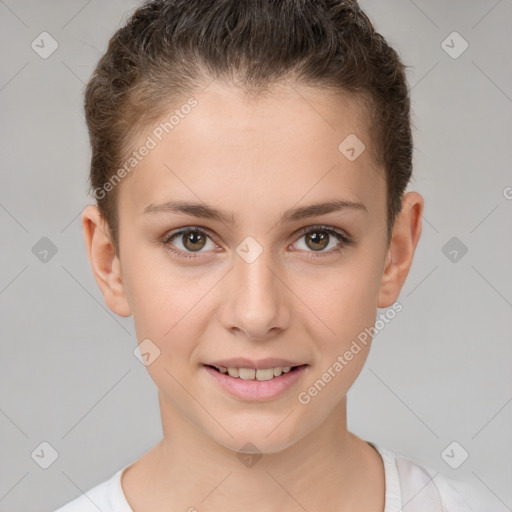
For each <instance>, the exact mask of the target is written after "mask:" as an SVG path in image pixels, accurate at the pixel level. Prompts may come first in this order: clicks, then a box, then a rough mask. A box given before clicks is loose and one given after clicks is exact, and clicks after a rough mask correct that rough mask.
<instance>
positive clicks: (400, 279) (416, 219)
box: [378, 192, 424, 308]
mask: <svg viewBox="0 0 512 512" xmlns="http://www.w3.org/2000/svg"><path fill="white" fill-rule="evenodd" d="M423 207H424V200H423V197H422V196H421V195H420V194H418V193H417V192H409V193H407V194H405V195H404V197H403V199H402V211H401V212H400V214H399V215H398V216H397V218H396V221H395V225H394V227H393V234H392V236H391V241H390V244H389V249H388V252H387V254H386V262H385V269H384V272H383V274H382V279H381V286H380V290H379V299H378V307H379V308H387V307H389V306H391V305H392V304H393V303H394V302H396V300H397V299H398V296H399V295H400V290H401V289H402V286H403V284H404V283H405V279H406V278H407V275H408V274H409V270H410V268H411V265H412V260H413V256H414V251H415V250H416V246H417V245H418V241H419V239H420V236H421V229H422V222H421V216H422V214H423Z"/></svg>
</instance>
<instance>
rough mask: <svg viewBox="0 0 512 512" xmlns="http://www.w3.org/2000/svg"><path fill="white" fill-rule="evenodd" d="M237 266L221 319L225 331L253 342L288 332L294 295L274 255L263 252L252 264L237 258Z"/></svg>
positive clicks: (235, 262) (229, 276)
mask: <svg viewBox="0 0 512 512" xmlns="http://www.w3.org/2000/svg"><path fill="white" fill-rule="evenodd" d="M233 265H234V268H233V270H232V271H231V272H230V273H229V275H228V279H229V281H228V286H227V289H228V293H227V296H228V297H227V300H226V301H225V303H224V305H223V311H222V315H221V318H222V323H223V325H224V327H225V328H226V329H228V330H229V331H231V332H233V333H235V334H243V335H244V336H246V337H247V338H249V339H251V340H265V339H268V338H271V337H275V336H276V335H277V334H278V333H280V332H282V331H283V330H285V329H287V327H288V324H289V321H290V317H291V315H290V308H289V303H288V301H289V299H290V292H289V290H288V288H287V287H286V285H285V283H284V281H285V279H284V275H280V274H282V271H279V270H278V266H276V265H275V264H273V262H272V257H271V254H270V251H267V250H263V252H262V253H261V254H260V255H259V256H258V257H257V258H256V260H255V261H252V262H248V261H246V260H244V259H243V258H242V257H239V256H238V254H237V255H235V257H234V263H233Z"/></svg>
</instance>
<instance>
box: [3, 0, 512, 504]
mask: <svg viewBox="0 0 512 512" xmlns="http://www.w3.org/2000/svg"><path fill="white" fill-rule="evenodd" d="M361 4H362V7H363V8H364V9H365V10H366V12H367V14H368V15H369V16H370V18H371V19H372V20H373V22H374V24H375V26H376V28H377V29H378V30H379V31H380V32H381V33H383V35H384V36H385V37H387V39H388V40H389V41H390V43H391V44H393V45H394V46H395V48H396V49H397V50H398V51H399V53H400V55H401V56H402V58H403V60H404V62H405V63H406V64H407V65H409V66H410V68H409V69H408V78H409V81H410V84H411V87H412V103H413V105H412V106H413V110H414V124H415V132H414V133H415V171H414V179H413V182H412V184H411V186H410V187H409V189H410V190H417V191H418V192H420V193H421V194H422V195H423V196H424V198H425V202H426V208H425V214H424V227H423V235H422V238H421V240H420V243H419V246H418V250H417V253H416V256H415V260H414V263H413V266H412V269H411V272H410V274H409V277H408V280H407V282H406V284H405V286H404V288H403V290H402V294H401V296H400V299H399V300H400V302H401V303H402V304H403V306H404V309H403V311H402V312H401V313H399V314H398V315H397V317H396V318H395V319H394V320H393V321H392V322H391V323H390V324H388V325H387V326H386V327H385V329H384V330H383V331H382V332H380V333H379V334H378V336H377V337H376V338H375V341H374V345H373V349H372V352H371V354H370V356H369V359H368V362H367V364H366V367H365V369H364V370H363V372H362V374H361V376H360V377H359V379H358V380H357V381H356V383H355V384H354V386H353V387H352V389H351V390H350V392H349V428H350V429H351V430H352V431H353V432H355V433H356V434H357V435H359V436H360V437H362V438H364V439H367V440H371V441H373V442H375V443H377V444H379V445H381V446H384V447H386V448H388V449H391V450H393V451H395V452H398V453H401V454H404V455H406V456H409V457H411V458H413V459H415V460H417V461H418V462H420V463H422V464H424V465H427V466H429V467H430V468H433V469H434V470H436V471H439V472H441V473H442V474H444V475H446V476H448V477H450V478H453V479H455V480H456V481H457V482H468V483H469V485H471V487H472V488H473V489H474V491H475V492H478V493H480V494H481V495H482V496H483V499H484V500H485V502H486V503H487V505H486V507H487V510H491V509H492V510H493V511H496V512H501V511H507V510H512V486H511V485H510V483H511V478H512V439H511V432H512V428H511V427H512V403H511V402H512V372H511V371H510V368H511V361H512V343H511V341H512V340H511V332H512V325H511V324H512V322H511V319H512V315H511V313H512V286H511V285H512V282H511V281H512V270H511V269H512V266H511V261H512V240H511V238H512V237H511V229H510V226H511V220H512V200H511V199H507V196H508V197H511V196H512V189H507V187H511V186H512V173H511V168H510V162H511V161H512V149H511V148H512V144H511V142H510V140H511V134H512V116H511V113H512V80H511V78H512V76H511V75H512V73H511V65H510V63H511V59H510V48H512V36H511V34H512V1H511V0H501V1H496V0H482V1H479V2H476V1H474V2H469V1H462V0H458V1H450V2H447V1H442V0H435V1H430V2H428V1H426V0H415V1H412V0H388V1H382V0H365V1H363V2H361ZM136 5H137V2H135V1H120V0H116V1H113V0H110V1H108V2H100V1H99V0H89V1H84V0H73V1H69V0H68V1H64V0H51V1H50V0H47V1H45V2H38V1H35V0H26V1H22V0H18V1H14V0H9V1H7V0H5V1H3V0H0V16H1V18H0V20H1V25H0V27H1V28H0V38H1V42H2V48H3V55H2V67H1V71H0V105H1V112H2V121H1V123H2V137H1V138H0V147H1V155H2V166H1V173H2V174H1V188H0V225H1V230H2V241H1V265H0V308H1V309H0V315H1V317H0V325H1V329H2V355H1V363H0V364H1V368H0V442H1V452H0V510H2V511H4V512H5V511H12V512H21V511H24V512H29V511H36V510H37V511H41V510H52V509H53V508H56V507H57V506H58V505H62V504H63V503H64V502H67V501H68V500H70V499H72V498H74V497H75V496H78V495H79V494H80V493H81V492H83V491H85V490H87V489H89V488H91V487H92V486H93V485H96V484H98V483H99V482H102V481H104V480H106V479H107V478H109V477H110V476H111V475H112V474H113V473H114V472H115V471H117V470H118V469H120V468H121V466H123V465H125V464H128V463H129V462H131V461H133V460H135V459H137V458H138V457H140V456H141V455H142V454H143V453H145V452H146V451H147V450H148V449H149V448H150V447H152V446H153V445H154V444H155V443H156V442H157V441H158V440H159V439H160V437H161V426H160V417H159V411H158V404H157V394H156V388H155V386H154V385H153V383H152V381H151V380H150V378H149V376H148V375H147V372H146V369H145V367H144V366H143V365H142V364H141V363H140V362H139V361H138V360H137V359H136V358H135V357H134V355H133V349H134V348H135V347H136V344H137V342H136V339H135V335H134V329H133V325H132V319H131V318H121V317H117V316H116V315H114V314H113V313H111V312H110V311H109V310H108V308H106V306H105V304H104V302H103V297H102V295H101V293H100V291H99V289H98V288H97V286H96V282H95V281H94V278H93V275H92V271H91V269H90V266H89V262H88V260H87V256H86V252H85V248H84V242H83V237H82V232H81V224H80V213H81V211H82V209H83V207H84V206H85V205H86V204H88V203H90V202H92V201H91V199H90V198H89V197H88V196H87V195H86V190H87V173H88V162H89V146H88V139H87V133H86V129H85V124H84V118H83V113H82V94H83V87H84V84H85V83H86V81H87V80H88V78H89V76H90V74H91V72H92V70H93V68H94V66H95V64H96V62H97V61H98V59H99V57H100V56H101V54H102V53H103V52H104V50H105V49H106V44H107V41H108V39H109V38H110V36H111V35H112V34H113V32H114V31H115V30H116V29H117V28H118V27H119V26H121V24H122V23H123V22H124V21H125V20H126V18H127V17H128V16H129V14H130V13H131V12H132V11H133V8H134V7H135V6H136ZM43 31H47V32H49V33H50V34H51V36H52V37H53V38H54V39H55V40H56V41H57V42H58V49H57V50H56V51H55V52H54V53H53V54H52V55H50V56H49V57H48V58H46V59H43V58H41V57H40V56H39V54H37V53H36V52H35V51H34V50H33V49H32V47H31V43H32V41H34V40H36V42H37V40H40V39H37V38H38V36H39V34H40V33H41V32H43ZM454 31H457V32H458V33H459V34H460V35H461V36H462V37H463V38H464V40H466V41H467V43H468V44H469V47H468V48H467V50H466V51H465V52H464V53H462V54H461V55H460V56H458V57H457V58H453V56H450V55H449V54H448V53H447V52H446V51H445V49H444V48H446V45H448V46H451V47H452V48H451V49H450V48H447V49H448V50H449V51H451V52H452V54H453V53H454V52H456V53H458V52H459V51H460V50H461V49H462V40H461V39H459V38H457V37H458V36H455V39H454V38H453V36H452V37H451V38H448V39H447V42H446V43H444V45H442V42H443V41H444V40H445V39H446V38H447V36H449V35H450V34H451V33H452V32H454ZM452 41H453V42H452ZM45 48H46V49H48V48H49V45H48V44H46V45H45ZM507 191H508V193H507ZM43 237H47V238H48V239H50V240H51V242H52V243H53V244H54V245H55V246H56V249H57V252H56V254H54V255H52V253H51V252H50V253H48V255H47V257H46V258H47V261H46V262H44V261H41V260H40V258H41V257H43V256H42V254H43V253H38V251H37V250H36V249H37V248H39V250H41V248H40V246H39V245H36V244H37V243H38V242H39V241H40V239H41V238H43ZM452 237H457V240H455V242H453V241H452V242H451V244H453V243H455V244H456V245H453V246H452V245H448V246H447V247H445V244H447V243H448V241H449V240H450V239H451V238H452ZM39 243H40V244H45V243H46V244H47V243H48V242H47V241H46V242H45V241H43V242H39ZM457 244H458V245H457ZM461 244H463V245H464V246H465V247H466V248H467V253H466V254H464V255H462V252H461V248H462V247H463V246H462V245H461ZM34 246H36V249H34V251H33V247H34ZM443 248H444V249H443ZM453 249H455V250H456V251H458V252H457V259H456V261H452V260H451V259H453V257H454V254H455V253H453V252H452V253H451V254H450V252H449V251H453ZM34 252H35V253H36V254H34ZM450 258H451V259H450ZM44 441H46V442H48V443H50V445H51V446H52V447H53V448H54V449H55V450H56V451H57V452H58V458H57V459H56V460H55V462H54V463H53V464H52V465H51V466H50V467H49V468H48V469H43V468H41V467H40V465H39V464H40V463H44V461H42V459H44V457H41V456H40V457H39V458H38V457H37V456H35V455H34V458H32V456H31V454H32V453H33V452H34V450H36V448H37V449H38V450H36V452H38V453H40V448H38V447H39V446H40V443H42V442H44ZM453 441H456V442H457V443H458V445H456V446H455V449H454V451H453V452H452V451H450V450H448V453H449V455H450V456H451V457H450V459H449V460H450V462H451V463H452V465H453V464H456V463H457V462H460V460H461V457H462V455H463V453H464V452H463V451H462V450H466V451H467V452H468V453H469V458H468V459H467V460H466V461H465V462H464V463H462V464H461V465H460V466H459V467H458V469H452V468H451V467H450V466H449V465H448V464H447V463H446V462H445V460H444V459H443V457H442V456H441V454H442V452H443V451H444V450H445V448H446V447H447V446H448V445H449V444H450V443H452V442H453ZM43 451H44V453H45V457H46V456H48V454H49V453H50V452H49V450H48V449H46V450H45V449H44V447H43ZM445 458H446V456H445ZM36 461H37V463H36ZM38 463H39V464H38ZM461 488H462V484H461ZM475 503H476V501H475Z"/></svg>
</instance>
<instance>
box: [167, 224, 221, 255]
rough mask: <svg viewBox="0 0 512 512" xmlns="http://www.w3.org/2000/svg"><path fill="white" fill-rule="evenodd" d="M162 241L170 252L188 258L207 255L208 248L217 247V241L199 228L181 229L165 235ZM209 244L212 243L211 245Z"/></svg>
mask: <svg viewBox="0 0 512 512" xmlns="http://www.w3.org/2000/svg"><path fill="white" fill-rule="evenodd" d="M161 241H162V244H163V245H164V246H166V248H167V250H168V251H169V252H171V253H173V254H174V255H175V256H177V257H180V258H186V259H193V258H200V257H201V256H206V254H205V253H207V252H208V251H207V249H212V250H214V249H215V243H214V242H213V241H212V239H211V237H210V236H209V235H208V234H207V233H206V232H205V231H203V230H202V229H198V228H185V229H180V230H179V231H175V232H173V233H169V234H168V235H165V236H164V237H163V238H162V240H161ZM208 244H210V246H209V247H208ZM203 249H204V250H203ZM194 253H196V254H194Z"/></svg>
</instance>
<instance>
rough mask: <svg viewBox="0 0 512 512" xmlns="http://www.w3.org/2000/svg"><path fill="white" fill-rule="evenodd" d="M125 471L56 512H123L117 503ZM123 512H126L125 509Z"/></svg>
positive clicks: (118, 472) (117, 473)
mask: <svg viewBox="0 0 512 512" xmlns="http://www.w3.org/2000/svg"><path fill="white" fill-rule="evenodd" d="M123 469H124V468H123ZM123 469H120V470H119V471H117V472H116V473H115V474H114V475H113V476H112V477H110V478H109V479H108V480H105V481H104V482H101V483H100V484H98V485H96V486H95V487H92V488H91V489H89V490H88V491H87V492H85V493H83V494H82V495H81V496H78V497H77V498H75V499H73V500H72V501H70V502H68V503H66V504H65V505H63V506H61V507H60V508H58V509H56V510H55V511H54V512H98V510H101V511H102V512H121V509H120V508H119V503H118V501H116V499H117V494H116V493H117V492H118V487H119V485H120V477H121V472H122V471H123ZM118 484H119V485H118ZM122 512H125V511H124V509H123V511H122ZM127 512H129V511H127Z"/></svg>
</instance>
